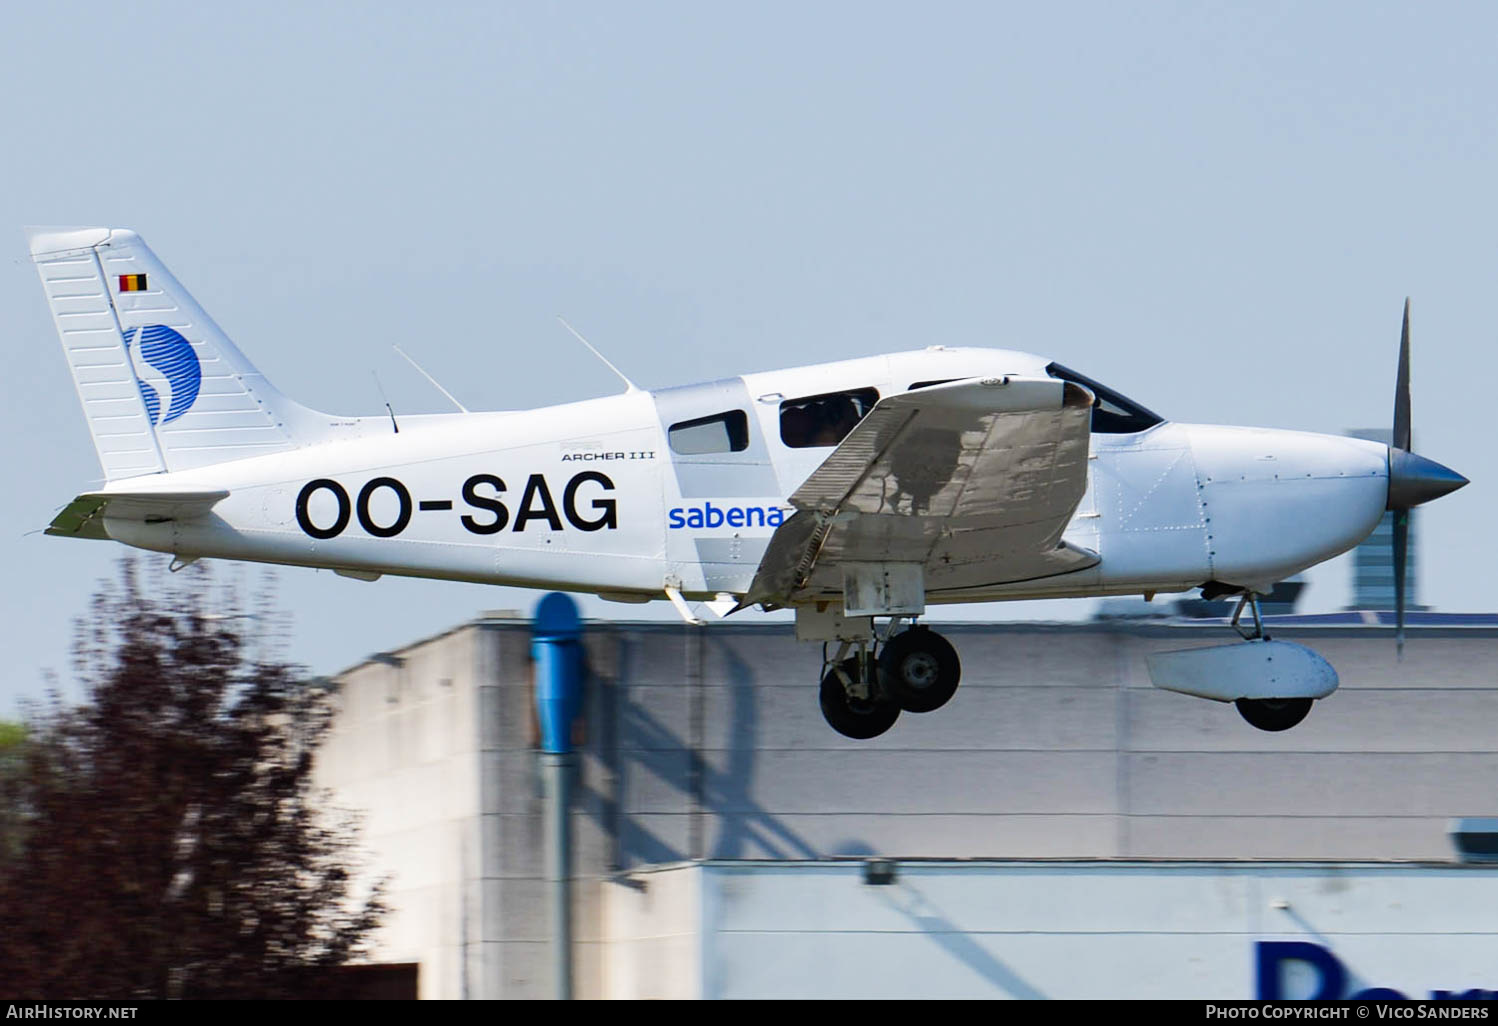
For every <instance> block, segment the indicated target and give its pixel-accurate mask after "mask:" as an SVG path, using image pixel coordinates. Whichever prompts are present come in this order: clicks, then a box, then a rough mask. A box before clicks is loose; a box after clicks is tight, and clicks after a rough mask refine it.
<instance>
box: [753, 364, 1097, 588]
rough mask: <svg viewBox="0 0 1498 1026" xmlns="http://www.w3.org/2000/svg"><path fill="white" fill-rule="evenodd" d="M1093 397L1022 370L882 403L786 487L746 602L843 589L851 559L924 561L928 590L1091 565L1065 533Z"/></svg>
mask: <svg viewBox="0 0 1498 1026" xmlns="http://www.w3.org/2000/svg"><path fill="white" fill-rule="evenodd" d="M1092 403H1093V395H1092V393H1091V392H1089V391H1088V390H1087V389H1085V388H1083V387H1081V386H1080V385H1076V384H1073V383H1071V382H1065V381H1060V380H1057V379H1054V378H1020V377H1006V378H982V379H978V378H970V379H965V380H962V381H953V382H949V383H947V384H942V385H933V386H930V387H927V388H922V389H917V390H916V391H913V392H904V393H901V394H900V395H894V396H890V397H888V398H886V399H882V400H880V401H879V403H878V404H877V405H876V406H875V407H874V409H873V410H871V411H870V412H869V414H868V416H866V417H865V418H864V419H863V420H862V421H860V422H859V424H858V426H857V427H855V428H854V429H853V430H852V431H851V432H850V433H849V434H848V436H847V437H846V438H844V439H843V441H842V444H841V445H839V446H838V447H837V448H836V449H835V450H833V452H832V454H831V455H830V456H828V457H827V459H826V460H825V461H824V462H823V463H822V465H821V466H820V467H818V468H817V469H816V470H815V471H813V472H812V475H811V476H810V477H809V478H807V480H806V482H805V483H804V484H802V485H801V487H800V488H798V489H797V490H796V493H795V494H794V495H792V496H791V500H790V501H791V505H793V506H795V507H796V513H794V514H792V516H791V517H790V519H788V520H787V521H786V522H785V523H784V524H782V525H781V526H780V527H779V528H777V529H776V531H775V534H774V535H773V536H772V538H771V539H770V544H769V547H768V548H767V549H766V550H765V555H764V558H763V559H762V560H761V561H760V565H759V569H758V570H757V572H756V573H755V577H754V582H753V583H752V584H751V585H750V588H749V592H748V594H746V595H745V597H744V599H743V601H742V602H740V604H739V606H740V608H743V607H747V606H750V605H755V604H763V605H764V606H765V607H766V608H777V607H779V606H784V605H789V604H792V603H800V602H808V601H815V600H819V599H841V598H842V597H843V594H844V585H845V580H844V578H845V575H846V574H847V572H848V571H849V569H850V565H856V564H869V563H874V564H881V565H889V564H904V565H905V566H906V567H911V566H912V565H915V566H919V567H920V568H921V578H922V580H923V585H924V590H925V592H926V593H928V594H929V593H932V592H943V591H952V592H957V591H962V590H965V589H973V588H982V587H985V586H991V585H995V584H1003V583H1009V582H1013V581H1024V580H1033V579H1036V578H1040V577H1050V576H1053V575H1055V574H1062V573H1068V572H1070V571H1073V570H1080V569H1084V568H1086V567H1089V566H1093V565H1095V564H1096V563H1097V562H1098V555H1097V554H1096V553H1095V552H1092V551H1090V550H1086V549H1081V548H1078V547H1075V546H1071V545H1068V544H1067V543H1065V542H1063V541H1062V540H1061V534H1062V532H1063V531H1064V530H1065V529H1066V526H1067V524H1068V523H1069V522H1070V520H1071V517H1072V514H1073V513H1074V512H1075V511H1076V508H1077V504H1078V503H1079V502H1080V501H1081V499H1082V495H1083V493H1084V492H1085V491H1086V489H1087V453H1088V444H1089V439H1090V425H1091V419H1092ZM922 598H923V597H922Z"/></svg>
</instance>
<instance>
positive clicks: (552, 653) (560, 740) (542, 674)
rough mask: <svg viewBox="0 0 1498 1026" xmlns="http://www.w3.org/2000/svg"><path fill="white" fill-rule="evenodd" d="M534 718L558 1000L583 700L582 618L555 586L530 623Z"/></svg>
mask: <svg viewBox="0 0 1498 1026" xmlns="http://www.w3.org/2000/svg"><path fill="white" fill-rule="evenodd" d="M532 630H533V634H532V636H531V656H532V658H533V659H534V660H535V668H536V722H537V723H538V724H539V725H540V728H541V774H542V779H543V783H544V787H545V791H546V837H547V844H546V849H547V850H546V880H547V883H548V884H550V887H549V890H550V892H551V895H550V905H551V924H552V931H551V936H552V977H553V986H554V994H555V996H556V997H557V999H558V1000H562V1001H565V1000H568V999H569V998H571V997H572V894H571V886H572V866H571V862H572V837H571V829H570V828H571V817H570V816H569V815H568V812H569V810H570V807H571V793H570V791H571V787H570V784H571V775H572V762H573V754H572V724H573V721H574V720H575V719H576V718H577V714H578V711H579V709H580V708H581V706H582V684H583V680H582V677H583V651H582V640H581V639H582V619H581V617H579V616H578V612H577V603H575V602H573V601H572V599H570V598H568V597H567V596H566V595H563V594H561V593H560V592H555V591H554V592H550V593H548V594H546V595H544V596H542V598H541V601H540V602H538V603H537V604H536V615H535V618H534V621H533V624H532Z"/></svg>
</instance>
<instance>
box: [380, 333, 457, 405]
mask: <svg viewBox="0 0 1498 1026" xmlns="http://www.w3.org/2000/svg"><path fill="white" fill-rule="evenodd" d="M390 348H391V349H394V350H395V351H396V352H397V353H400V354H401V356H403V357H405V359H406V362H407V363H409V364H410V365H411V366H412V367H415V368H416V372H417V373H418V374H420V375H421V376H422V377H424V378H426V379H427V380H428V381H430V382H431V383H432V387H433V388H435V389H436V390H437V391H439V392H441V393H442V394H443V395H445V396H447V401H448V402H450V403H452V404H453V405H454V406H456V407H457V408H458V409H459V410H461V411H463V412H464V413H469V412H471V411H470V410H469V409H468V407H466V406H464V405H463V404H462V403H460V402H458V400H457V399H455V398H454V397H453V394H452V393H451V392H449V391H448V390H447V389H445V388H443V387H442V386H441V385H440V384H439V383H438V382H437V379H436V378H434V377H432V376H431V375H430V374H428V373H427V372H426V369H425V368H424V367H422V365H421V364H419V363H417V362H416V361H415V360H413V359H411V357H409V356H407V355H406V351H405V350H404V349H402V348H401V347H400V346H398V345H394V344H392V345H391V346H390Z"/></svg>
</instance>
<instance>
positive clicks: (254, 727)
mask: <svg viewBox="0 0 1498 1026" xmlns="http://www.w3.org/2000/svg"><path fill="white" fill-rule="evenodd" d="M188 577H189V575H188V574H182V575H174V577H173V582H174V583H173V584H171V585H167V586H164V588H163V590H162V591H161V592H160V593H159V594H158V595H148V594H147V593H146V591H145V589H143V587H142V585H141V575H140V573H139V572H138V571H137V569H136V567H135V566H134V565H133V564H132V563H130V562H126V563H125V564H124V565H123V567H122V572H121V574H120V578H119V581H118V583H117V584H114V585H112V586H106V587H105V588H103V589H102V590H101V591H100V593H99V594H98V595H97V596H95V599H94V601H93V604H92V608H91V611H90V614H89V616H88V618H87V619H86V620H85V621H84V622H83V623H82V624H81V625H80V630H79V635H78V641H77V646H76V657H77V659H76V663H77V671H78V674H79V682H80V684H81V686H82V689H83V694H84V701H83V702H82V703H81V704H76V705H67V704H64V703H63V702H61V701H60V700H59V699H57V698H56V697H55V696H54V698H53V699H52V701H51V703H50V704H49V706H48V707H47V708H46V709H45V710H44V711H42V712H40V713H37V714H34V715H33V716H31V717H30V722H29V723H28V725H27V730H26V732H25V734H24V735H23V737H21V738H19V739H18V738H14V737H12V738H11V739H10V740H11V744H10V746H9V748H8V751H10V752H11V753H12V758H13V762H12V766H11V773H10V775H9V777H8V778H7V784H6V790H5V793H4V795H3V797H4V799H5V800H6V805H7V808H6V812H7V821H8V822H10V823H11V824H13V825H12V828H11V832H12V834H14V835H15V840H14V841H13V846H14V847H15V848H16V852H15V853H13V854H12V855H10V856H8V857H7V856H0V966H3V969H0V980H3V981H4V984H3V986H0V989H3V990H5V991H9V992H10V993H11V994H12V995H19V996H29V997H55V998H85V997H111V998H126V997H175V996H183V997H273V996H297V995H299V994H307V993H313V992H326V991H325V989H324V988H325V980H321V979H320V977H322V976H325V975H326V974H324V973H321V972H320V970H321V969H325V968H327V967H332V966H337V965H341V964H343V963H345V962H347V961H349V960H350V959H351V958H353V957H354V956H355V955H357V954H358V953H359V952H360V951H361V948H362V945H364V944H365V943H366V942H367V940H368V939H369V938H370V935H371V933H372V931H373V930H374V929H375V927H376V926H377V925H378V922H379V920H380V917H381V915H382V914H383V912H384V905H383V903H382V901H381V888H380V887H379V886H376V887H375V888H374V889H373V891H372V892H370V893H367V894H364V895H362V896H357V897H356V895H355V894H354V893H353V892H354V891H355V889H356V885H355V882H354V881H355V879H356V872H355V870H356V868H357V867H356V866H355V865H353V864H351V859H352V856H353V853H354V848H353V843H354V838H355V831H354V823H353V822H352V821H351V820H350V819H349V818H348V817H346V816H344V817H338V818H335V817H334V816H333V815H331V813H330V812H329V810H328V809H326V808H325V803H326V798H325V796H323V795H322V794H320V793H319V792H318V791H317V789H316V788H315V787H314V784H313V779H312V766H313V757H314V755H315V753H316V751H317V748H318V745H319V743H320V742H321V740H322V739H323V738H324V736H325V735H326V733H327V731H328V729H329V724H330V717H331V706H330V702H329V699H330V697H331V696H330V694H329V691H328V689H327V688H326V687H324V686H318V685H316V684H309V683H308V682H307V681H306V680H305V678H304V676H303V675H302V674H301V673H299V672H298V671H297V670H296V669H295V668H293V667H291V666H288V665H286V664H284V663H280V662H277V661H274V660H271V659H268V658H266V657H265V655H264V645H263V644H262V642H261V641H260V640H259V639H258V638H256V637H255V636H254V634H253V633H252V631H251V630H249V629H247V627H246V625H247V624H252V623H254V622H255V620H256V619H257V618H256V617H253V616H245V615H244V614H239V613H237V612H234V611H230V612H225V611H223V608H222V606H223V599H224V593H223V591H222V590H221V589H215V588H214V587H213V586H212V583H211V581H210V580H209V579H208V575H207V574H206V573H203V572H197V571H194V572H192V573H191V575H190V579H188V580H184V578H188ZM215 604H217V605H218V606H219V607H220V608H218V609H215V608H214V607H215ZM230 608H231V610H232V605H231V607H230ZM15 824H18V826H16V825H15Z"/></svg>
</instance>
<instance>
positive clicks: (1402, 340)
mask: <svg viewBox="0 0 1498 1026" xmlns="http://www.w3.org/2000/svg"><path fill="white" fill-rule="evenodd" d="M1410 449H1411V431H1410V301H1409V299H1405V301H1404V329H1403V330H1402V331H1401V332H1400V335H1399V376H1398V379H1397V381H1396V383H1395V385H1394V437H1393V440H1392V441H1391V442H1390V444H1389V504H1388V506H1387V507H1386V508H1387V509H1390V510H1392V511H1393V513H1394V618H1395V632H1394V637H1395V644H1396V645H1397V646H1398V649H1399V654H1400V657H1401V658H1402V657H1403V655H1404V593H1405V586H1404V585H1405V564H1406V561H1407V559H1408V556H1409V544H1410V509H1411V508H1412V507H1415V506H1418V505H1420V504H1421V503H1424V502H1429V501H1430V500H1432V499H1439V498H1440V497H1441V496H1443V495H1446V494H1447V493H1449V492H1454V491H1456V490H1457V489H1458V488H1460V487H1461V486H1462V485H1464V484H1466V483H1467V479H1466V478H1465V477H1463V476H1462V475H1460V474H1458V473H1457V472H1456V471H1454V470H1452V469H1451V468H1450V467H1443V466H1442V465H1441V464H1439V463H1437V462H1436V461H1435V460H1428V459H1426V458H1425V457H1424V456H1416V455H1415V454H1414V453H1413V452H1411V451H1410Z"/></svg>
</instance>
